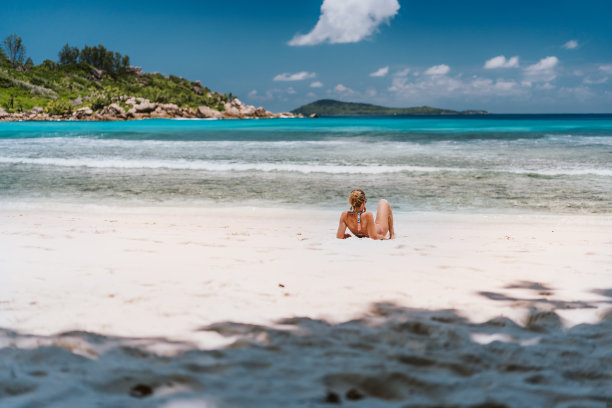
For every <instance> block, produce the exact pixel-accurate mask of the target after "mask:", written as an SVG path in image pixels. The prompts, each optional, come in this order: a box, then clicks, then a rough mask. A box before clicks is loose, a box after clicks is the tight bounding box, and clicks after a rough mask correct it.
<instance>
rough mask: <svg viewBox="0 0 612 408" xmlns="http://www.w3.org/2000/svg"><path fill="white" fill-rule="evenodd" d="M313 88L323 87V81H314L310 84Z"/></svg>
mask: <svg viewBox="0 0 612 408" xmlns="http://www.w3.org/2000/svg"><path fill="white" fill-rule="evenodd" d="M310 87H311V88H322V87H323V82H321V81H314V82H313V83H312V84H310Z"/></svg>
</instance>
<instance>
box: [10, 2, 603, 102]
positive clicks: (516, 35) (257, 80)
mask: <svg viewBox="0 0 612 408" xmlns="http://www.w3.org/2000/svg"><path fill="white" fill-rule="evenodd" d="M0 6H1V7H0V38H5V37H6V36H8V35H10V34H12V33H15V34H17V35H19V36H20V37H21V38H22V39H23V43H24V45H25V46H26V54H27V56H29V57H31V58H32V59H33V61H34V63H35V64H39V63H41V62H42V61H43V60H45V59H51V60H57V59H58V57H57V53H58V51H59V50H60V49H61V48H62V46H63V45H64V44H66V43H68V44H70V45H71V46H77V47H79V48H81V47H83V46H84V45H97V44H102V45H104V46H105V47H106V48H107V49H111V50H113V51H118V52H120V53H122V54H127V55H129V56H130V60H131V63H132V65H136V66H141V67H142V68H143V70H144V71H146V72H160V73H163V74H165V75H170V74H173V75H177V76H182V77H185V78H187V79H190V80H192V81H195V80H200V81H202V83H203V84H204V85H206V86H208V87H209V88H211V89H212V90H215V91H218V92H222V93H229V92H232V93H233V94H234V95H236V96H238V98H240V99H241V100H242V101H243V102H245V103H248V104H252V105H256V106H264V107H266V108H267V109H269V110H272V111H277V112H280V111H288V110H292V109H294V108H297V107H298V106H301V105H303V104H306V103H310V102H313V101H315V100H317V99H338V100H342V101H350V102H364V103H374V104H379V105H384V106H393V107H411V106H422V105H429V106H435V107H439V108H447V109H457V110H464V109H484V110H488V111H490V112H493V113H569V112H575V113H601V112H606V113H609V112H612V24H610V22H609V21H610V16H612V1H610V0H580V1H569V0H554V1H548V0H529V1H525V0H509V1H508V0H482V1H481V0H463V1H459V0H418V1H417V0H302V1H280V0H260V1H253V0H233V1H231V2H229V1H218V0H215V1H209V0H200V1H190V0H181V1H174V2H169V1H157V0H148V1H138V0H134V1H125V0H121V1H116V0H106V1H104V2H82V1H61V2H60V1H49V0H44V1H41V0H29V1H27V2H25V1H24V2H20V1H10V2H9V1H7V0H0Z"/></svg>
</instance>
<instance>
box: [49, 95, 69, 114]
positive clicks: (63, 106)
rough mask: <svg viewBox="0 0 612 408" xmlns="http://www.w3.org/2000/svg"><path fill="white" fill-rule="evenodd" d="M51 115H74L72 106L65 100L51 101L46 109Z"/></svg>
mask: <svg viewBox="0 0 612 408" xmlns="http://www.w3.org/2000/svg"><path fill="white" fill-rule="evenodd" d="M45 111H46V112H47V113H48V114H50V115H66V114H70V113H72V104H71V103H70V101H67V100H64V99H57V100H55V101H50V102H49V103H48V104H47V107H46V108H45Z"/></svg>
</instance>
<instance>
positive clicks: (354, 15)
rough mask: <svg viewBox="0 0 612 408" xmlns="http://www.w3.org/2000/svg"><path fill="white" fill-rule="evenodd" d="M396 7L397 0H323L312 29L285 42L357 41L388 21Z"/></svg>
mask: <svg viewBox="0 0 612 408" xmlns="http://www.w3.org/2000/svg"><path fill="white" fill-rule="evenodd" d="M399 8H400V5H399V2H398V0H323V4H322V5H321V15H320V16H319V21H318V22H317V24H316V25H315V27H314V28H313V29H312V31H310V32H309V33H308V34H304V35H296V36H295V37H293V39H292V40H291V41H289V45H316V44H320V43H323V42H328V43H330V44H337V43H354V42H359V41H361V40H363V39H364V38H366V37H368V36H369V35H371V34H373V33H374V31H375V30H376V29H377V27H378V26H379V25H381V24H382V23H388V22H389V20H390V19H391V18H392V17H393V16H395V15H396V14H397V11H398V10H399Z"/></svg>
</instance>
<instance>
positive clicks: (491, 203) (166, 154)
mask: <svg viewBox="0 0 612 408" xmlns="http://www.w3.org/2000/svg"><path fill="white" fill-rule="evenodd" d="M353 188H362V189H364V190H365V191H366V193H367V194H368V196H369V197H370V198H371V199H376V198H380V197H384V198H387V199H388V200H389V201H391V202H392V204H393V205H394V206H395V207H396V208H398V209H400V210H404V211H410V210H443V211H471V210H478V211H482V210H491V211H498V210H519V211H520V210H525V211H543V212H547V211H554V212H587V213H593V212H595V213H600V212H611V211H612V115H541V116H535V115H524V116H520V115H490V116H474V117H471V116H442V117H440V116H435V117H431V116H430V117H375V118H371V117H368V118H364V117H347V118H319V119H266V120H241V121H230V120H226V121H211V120H146V121H129V122H13V123H7V122H5V123H0V200H4V201H28V200H58V201H70V202H73V201H74V202H96V203H100V202H107V203H109V204H115V203H126V202H130V203H145V204H151V203H159V204H170V205H177V204H187V205H194V204H195V205H211V204H212V205H237V204H238V205H242V204H248V205H251V204H256V205H283V206H310V207H334V208H336V207H338V206H340V207H344V206H346V203H345V202H346V197H347V195H348V192H349V191H350V190H351V189H353Z"/></svg>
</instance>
